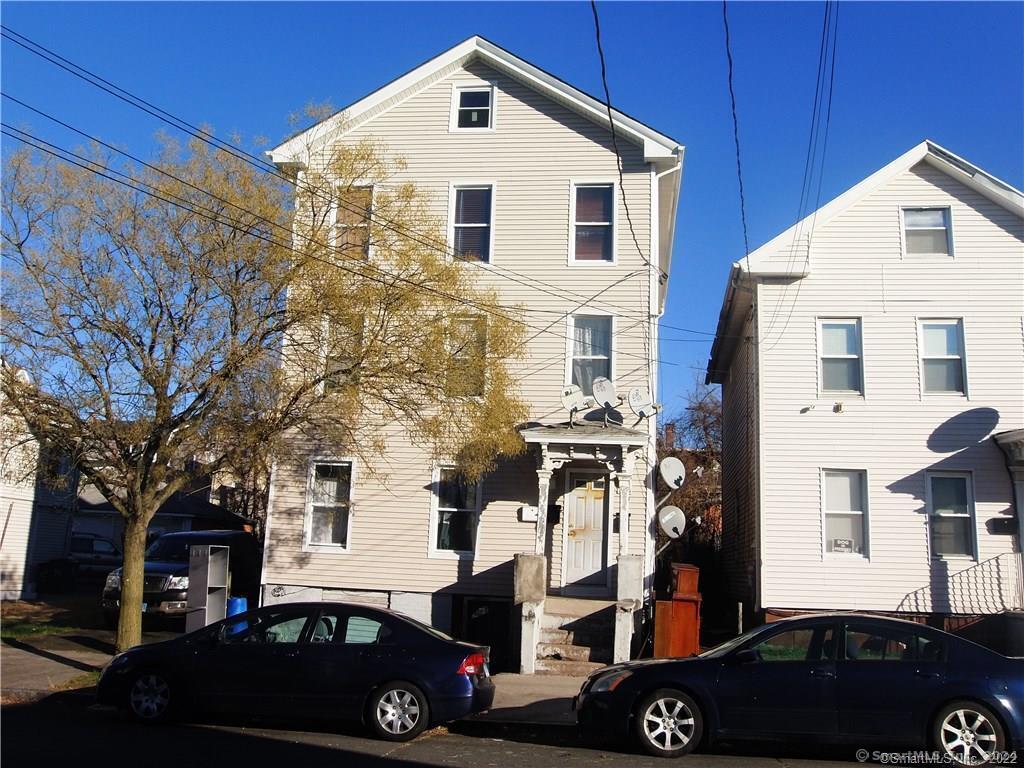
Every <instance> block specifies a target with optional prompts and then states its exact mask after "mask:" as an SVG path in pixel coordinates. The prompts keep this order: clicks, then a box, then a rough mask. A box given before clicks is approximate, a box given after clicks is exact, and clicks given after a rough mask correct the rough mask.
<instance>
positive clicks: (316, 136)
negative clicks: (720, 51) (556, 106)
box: [266, 36, 681, 163]
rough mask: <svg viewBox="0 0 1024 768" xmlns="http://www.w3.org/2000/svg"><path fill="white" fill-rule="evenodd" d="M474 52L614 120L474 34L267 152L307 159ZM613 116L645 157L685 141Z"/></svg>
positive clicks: (283, 159) (662, 154) (277, 158)
mask: <svg viewBox="0 0 1024 768" xmlns="http://www.w3.org/2000/svg"><path fill="white" fill-rule="evenodd" d="M474 56H477V57H479V58H480V59H481V60H482V61H484V62H485V63H487V64H489V65H491V66H494V67H497V68H500V69H502V70H504V71H506V72H508V73H509V74H510V75H512V76H513V77H515V78H516V79H518V80H520V81H522V82H524V83H526V84H527V85H530V86H532V87H533V88H534V89H535V90H537V91H539V92H540V93H542V94H544V95H547V96H548V97H552V96H554V97H557V98H559V100H561V101H564V102H566V103H567V104H568V105H569V106H571V107H572V108H574V109H576V110H577V111H578V112H580V113H581V114H583V115H584V116H586V117H588V118H589V119H591V120H593V121H594V122H596V123H597V124H599V125H602V126H605V127H607V126H608V113H607V107H606V106H605V105H604V103H603V102H601V101H598V100H597V99H595V98H593V97H592V96H588V95H587V94H585V93H583V92H582V91H580V90H578V89H576V88H574V87H573V86H571V85H569V84H568V83H566V82H564V81H562V80H559V79H558V78H557V77H555V76H554V75H551V74H549V73H547V72H545V71H544V70H542V69H540V68H539V67H535V66H534V65H533V64H530V63H528V62H526V61H524V60H522V59H520V58H519V57H518V56H515V55H513V54H511V53H509V52H508V51H506V50H505V49H504V48H501V47H500V46H497V45H495V44H494V43H492V42H490V41H489V40H485V39H483V38H482V37H478V36H474V37H471V38H469V39H468V40H464V41H463V42H461V43H459V44H458V45H456V46H454V47H453V48H449V49H448V50H447V51H445V52H444V53H441V54H439V55H438V56H435V57H434V58H433V59H431V60H430V61H428V62H426V63H425V64H421V65H420V66H418V67H416V68H415V69H413V70H411V71H409V72H407V73H405V74H404V75H402V76H400V77H398V78H396V79H395V80H392V81H391V82H390V83H388V84H387V85H385V86H384V87H383V88H380V89H378V90H376V91H374V92H373V93H371V94H370V95H368V96H366V97H364V98H362V99H360V100H359V101H357V102H355V103H354V104H351V105H350V106H348V107H346V108H345V109H343V110H342V111H341V112H338V113H337V114H335V115H333V116H331V117H329V118H327V119H326V120H324V121H322V122H320V123H318V124H317V125H315V126H313V127H312V128H310V129H308V130H306V131H303V132H302V133H300V134H298V135H296V136H293V137H292V138H290V139H288V140H287V141H285V142H284V143H282V144H280V145H278V146H277V147H275V148H274V149H271V150H270V151H268V152H267V153H266V154H267V156H268V157H269V158H270V159H271V160H272V161H273V162H274V163H289V162H297V161H301V159H302V157H303V155H304V154H305V151H306V149H308V148H309V147H312V146H315V145H316V144H317V142H319V141H323V140H324V139H325V138H326V137H327V136H331V135H334V134H335V133H336V132H337V131H338V129H339V128H340V127H341V124H343V123H344V121H346V120H355V119H357V118H358V117H359V115H360V114H362V113H363V112H366V111H367V110H369V109H372V108H373V107H375V106H377V105H378V104H380V103H381V102H383V101H386V100H387V99H390V98H392V97H394V96H395V95H397V94H399V93H401V92H402V91H404V90H406V89H409V88H412V87H413V86H415V85H416V84H417V83H418V82H421V81H423V80H424V79H426V78H427V77H429V76H430V75H431V74H432V73H434V72H436V71H438V70H440V69H443V68H445V67H447V66H450V65H453V64H461V63H463V62H465V61H468V60H469V59H470V58H472V57H474ZM612 117H613V120H614V123H615V128H616V130H617V131H619V132H621V133H622V134H623V136H624V137H626V138H628V139H630V140H632V141H634V142H636V143H637V144H639V145H641V146H642V147H643V150H644V157H645V160H646V161H647V162H656V161H659V160H666V159H670V158H672V157H674V156H676V155H678V154H680V151H681V145H680V144H679V143H678V142H676V141H674V140H673V139H671V138H669V137H668V136H665V135H663V134H661V133H658V132H657V131H655V130H653V129H652V128H649V127H647V126H646V125H644V124H643V123H641V122H639V121H638V120H634V119H633V118H631V117H629V116H628V115H624V114H623V113H621V112H619V111H618V110H615V109H613V110H612Z"/></svg>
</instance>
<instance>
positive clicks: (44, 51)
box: [0, 24, 685, 331]
mask: <svg viewBox="0 0 1024 768" xmlns="http://www.w3.org/2000/svg"><path fill="white" fill-rule="evenodd" d="M0 30H2V33H0V36H2V37H3V38H5V39H7V40H9V41H10V42H13V43H15V44H16V45H18V46H20V47H21V48H23V49H25V50H27V51H29V52H30V53H32V54H34V55H36V56H38V57H40V58H43V59H45V60H46V61H48V62H50V63H51V64H54V65H55V66H57V67H59V68H60V69H63V70H64V71H66V72H68V73H69V74H71V75H74V76H75V77H77V78H79V79H81V80H84V81H85V82H87V83H89V84H90V85H93V86H94V87H96V88H99V89H100V90H102V91H105V92H106V93H108V94H110V95H111V96H114V97H115V98H117V99H119V100H121V101H123V102H125V103H127V104H129V105H130V106H133V107H135V108H137V109H140V110H142V111H143V112H146V113H147V114H149V115H151V116H153V117H155V118H157V119H158V120H161V121H162V122H165V123H167V124H168V125H171V126H172V127H174V128H176V129H178V130H180V131H182V132H184V133H188V134H190V135H192V136H194V137H196V138H198V139H199V140H200V141H203V142H204V143H207V144H209V145H210V146H212V147H214V148H215V149H218V150H220V151H223V152H226V153H228V154H230V155H232V156H234V157H235V158H237V159H239V160H241V161H242V162H245V163H248V164H249V165H252V166H254V167H256V168H258V169H259V170H261V171H263V172H265V173H268V174H270V175H272V176H275V177H277V178H278V179H280V180H282V181H284V182H286V183H288V184H290V185H293V186H295V187H296V189H300V187H301V185H300V183H299V182H298V181H297V180H296V179H293V178H292V177H290V176H288V175H287V174H284V173H281V172H280V171H279V169H278V168H277V167H276V166H274V165H273V164H272V163H268V162H267V161H265V160H263V159H262V158H260V157H258V156H256V155H253V154H252V153H250V152H247V151H245V150H244V149H241V148H239V147H237V146H235V145H233V144H231V143H229V142H226V141H224V140H222V139H218V138H217V137H215V136H214V135H213V134H211V133H209V132H208V131H206V130H204V129H202V128H199V127H198V126H195V125H193V124H192V123H189V122H188V121H186V120H183V119H181V118H179V117H177V116H176V115H174V114H172V113H170V112H168V111H167V110H164V109H162V108H160V107H158V106H156V105H155V104H153V103H152V102H149V101H147V100H146V99H144V98H142V97H140V96H137V95H136V94H134V93H132V92H130V91H128V90H126V89H124V88H121V87H120V86H118V85H116V84H114V83H113V82H111V81H110V80H107V79H105V78H103V77H101V76H100V75H97V74H95V73H94V72H92V71H90V70H88V69H86V68H85V67H82V66H81V65H79V64H75V63H74V62H72V61H70V60H69V59H67V58H65V57H63V56H61V55H60V54H58V53H56V52H55V51H52V50H51V49H49V48H47V47H46V46H44V45H42V44H40V43H37V42H35V41H34V40H31V39H30V38H28V37H26V36H25V35H22V34H20V33H18V32H16V31H14V30H13V29H11V28H10V27H8V26H6V25H3V24H0ZM613 130H614V129H613ZM305 191H307V192H309V193H310V194H314V195H317V193H316V191H315V190H305ZM317 196H320V197H321V198H322V199H324V200H326V201H328V202H332V203H334V204H337V205H340V206H342V207H344V208H345V209H346V210H348V211H350V212H353V213H359V214H361V215H363V216H366V217H367V218H368V219H370V220H371V221H376V222H377V223H378V224H379V225H381V226H384V227H385V228H391V229H392V230H393V231H396V232H397V233H398V234H401V235H402V236H404V237H406V238H408V239H410V240H412V241H414V242H418V243H419V244H421V245H423V246H425V247H428V248H432V249H434V250H437V251H438V252H440V253H444V254H445V256H446V257H448V258H453V257H454V258H456V259H459V260H460V261H462V262H463V263H467V264H471V265H473V266H475V267H477V268H479V269H482V270H484V271H486V272H489V273H491V274H494V275H496V276H498V277H505V278H506V279H509V280H511V281H513V282H516V283H519V284H520V285H523V286H525V287H528V288H531V289H533V290H537V291H540V292H542V293H545V294H548V295H550V296H553V297H555V298H558V299H560V300H563V301H564V300H565V299H566V298H567V297H574V298H580V299H587V301H588V303H589V301H590V298H589V297H587V296H586V295H584V294H580V293H577V292H575V291H571V290H569V289H567V288H563V287H561V286H554V285H550V284H548V283H545V282H543V281H538V280H536V279H534V278H532V277H529V276H526V275H521V274H520V273H517V272H514V271H513V270H509V269H507V268H505V269H502V268H499V267H496V266H495V265H492V264H489V263H486V262H479V261H471V260H465V259H461V258H460V257H459V254H457V253H455V252H454V251H451V250H449V249H448V248H446V247H441V246H440V245H439V244H438V243H437V242H435V241H433V240H432V239H427V240H420V239H418V238H417V233H415V232H412V231H408V228H407V227H406V228H404V229H405V230H407V231H399V230H398V229H397V228H396V226H395V222H391V221H388V220H383V221H382V220H381V218H380V217H379V216H378V217H377V218H376V219H374V218H373V216H374V213H373V211H372V210H370V209H368V208H365V207H362V206H359V205H357V204H355V203H352V202H351V201H337V200H330V199H329V198H327V197H326V196H323V195H322V194H319V195H317ZM631 226H632V225H631ZM641 258H643V255H642V253H641ZM517 277H521V278H523V279H521V280H520V279H517ZM540 286H547V288H550V289H554V290H547V289H545V288H542V287H540ZM555 291H558V293H556V292H555ZM605 306H606V307H607V308H611V309H617V310H620V311H621V313H622V314H632V313H634V312H635V310H630V309H626V308H625V307H621V306H617V305H612V304H607V305H605ZM563 316H564V315H563ZM678 330H684V331H685V329H678Z"/></svg>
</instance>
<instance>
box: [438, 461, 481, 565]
mask: <svg viewBox="0 0 1024 768" xmlns="http://www.w3.org/2000/svg"><path fill="white" fill-rule="evenodd" d="M454 468H455V465H454V464H444V463H440V464H434V465H433V467H432V468H431V470H430V528H429V529H428V531H427V557H428V558H430V559H432V560H475V559H476V554H477V552H478V551H479V550H480V531H481V530H482V528H483V514H482V513H483V500H484V482H483V480H482V479H481V480H478V481H477V483H476V510H475V514H476V536H474V537H473V551H472V552H471V551H469V550H457V549H438V548H437V526H438V522H439V521H440V514H439V512H440V504H439V502H440V498H441V496H440V493H439V490H440V484H441V470H442V469H454Z"/></svg>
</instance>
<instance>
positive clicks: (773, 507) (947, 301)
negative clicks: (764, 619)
mask: <svg viewBox="0 0 1024 768" xmlns="http://www.w3.org/2000/svg"><path fill="white" fill-rule="evenodd" d="M900 206H949V207H950V209H951V211H952V222H953V225H952V226H953V240H954V254H955V255H954V257H952V258H948V257H945V258H944V257H910V256H908V257H903V256H902V250H901V232H900V227H901V223H900V215H899V211H900ZM1022 242H1024V224H1022V221H1021V219H1020V218H1019V217H1017V216H1015V215H1013V214H1011V213H1010V212H1008V211H1006V210H1005V209H1003V208H1001V207H999V206H997V205H995V204H993V203H991V202H990V201H988V200H987V199H985V198H983V197H981V196H980V195H978V194H976V193H975V192H973V191H972V190H970V189H969V188H967V187H965V186H963V185H961V184H960V183H959V182H957V181H955V180H953V179H951V178H950V177H949V176H947V175H945V174H943V173H941V172H940V171H938V170H936V169H934V168H933V167H932V166H930V165H927V164H924V163H921V164H919V165H917V166H915V167H914V168H912V169H910V170H909V171H907V172H904V173H902V174H900V175H899V176H897V177H896V178H894V179H893V180H891V181H890V182H888V183H887V184H886V185H884V186H883V187H881V188H879V189H877V190H875V191H874V192H872V193H870V194H869V195H867V196H865V197H864V198H862V199H861V200H860V201H859V202H857V203H855V204H854V205H852V206H851V207H850V208H848V209H847V210H845V211H844V212H842V213H840V214H838V215H837V216H836V217H835V218H833V219H832V220H830V221H828V222H827V223H825V224H823V225H820V226H819V227H818V228H817V229H816V231H815V232H814V233H813V238H812V245H811V251H810V263H811V274H810V276H809V277H807V278H804V279H803V280H800V281H797V282H793V283H790V284H788V285H786V284H783V283H779V282H765V283H763V284H762V285H761V286H760V287H759V301H758V304H757V312H758V323H759V325H760V327H761V328H762V329H765V330H763V331H762V333H761V340H760V358H761V365H762V369H761V380H762V382H763V390H762V392H761V408H762V424H763V434H762V436H761V444H760V455H761V461H762V462H763V465H764V471H763V479H764V487H763V494H762V512H763V527H764V532H763V543H764V551H763V554H762V556H763V571H762V580H763V584H762V590H763V592H762V600H761V602H762V605H763V607H776V608H795V609H814V608H834V609H869V610H886V611H893V610H910V611H935V612H963V613H972V612H988V611H990V610H993V609H994V608H993V607H994V606H1000V605H1001V606H1003V607H1006V605H1008V604H1009V602H1012V601H1013V599H1014V598H1013V595H1012V594H1011V593H1012V591H1013V589H1014V585H1015V583H1016V569H1017V560H1018V558H1017V557H1015V556H1013V555H1011V554H1010V553H1012V552H1014V551H1015V549H1016V546H1017V542H1016V536H1014V535H1012V533H1011V532H1014V531H1016V522H1015V521H1014V520H1013V519H1011V517H1010V516H1011V515H1012V514H1013V508H1012V489H1011V484H1010V479H1009V475H1008V473H1007V470H1006V468H1005V464H1004V458H1003V455H1002V453H1001V452H1000V450H999V448H998V447H997V446H996V445H995V444H994V442H993V441H992V440H991V439H989V437H990V435H991V434H992V433H994V432H999V431H1003V430H1008V429H1014V428H1020V427H1021V426H1022V425H1024V338H1022V327H1024V248H1022ZM776 310H777V311H776ZM818 317H859V318H861V325H862V339H863V360H864V395H863V396H859V395H846V394H836V393H819V391H818V388H819V382H818V377H819V374H818V351H817V350H818V340H817V318H818ZM939 317H941V318H961V317H962V318H963V326H964V335H965V339H966V355H967V372H968V373H967V385H968V396H967V397H964V396H958V395H937V394H923V393H922V391H921V380H920V366H919V355H920V350H919V348H918V333H917V327H918V320H919V319H920V318H939ZM769 328H771V330H767V329H769ZM836 403H841V412H834V411H835V410H837V406H836V405H835V404H836ZM726 408H729V401H728V399H727V400H726ZM806 409H810V410H806ZM823 468H839V469H862V470H865V471H866V472H867V478H868V507H869V508H868V529H869V548H870V552H869V557H868V558H860V557H855V556H849V555H829V554H825V553H824V552H823V533H822V525H823V517H822V498H821V487H820V486H821V480H820V477H821V470H822V469H823ZM929 471H963V472H969V473H971V477H972V480H973V488H974V496H975V512H976V518H975V522H976V525H975V526H974V532H975V536H976V539H977V549H978V561H977V562H975V561H974V560H973V559H967V560H964V559H947V560H933V559H932V558H931V557H930V555H929V528H928V519H927V515H926V510H925V479H926V473H927V472H929ZM998 530H1002V531H1005V532H1003V533H999V532H997V531H998Z"/></svg>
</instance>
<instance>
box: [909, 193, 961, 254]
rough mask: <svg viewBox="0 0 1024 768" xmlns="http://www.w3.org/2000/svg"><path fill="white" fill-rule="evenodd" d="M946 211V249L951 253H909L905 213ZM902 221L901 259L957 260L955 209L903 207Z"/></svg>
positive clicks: (944, 207) (945, 206)
mask: <svg viewBox="0 0 1024 768" xmlns="http://www.w3.org/2000/svg"><path fill="white" fill-rule="evenodd" d="M920 210H932V211H940V210H941V211H945V212H946V248H947V249H949V253H907V222H906V217H905V216H904V213H905V212H906V211H920ZM899 214H900V215H899V220H900V259H901V260H904V261H905V260H907V259H952V258H955V257H956V255H955V252H954V250H953V208H952V207H951V206H948V205H928V204H926V203H923V204H921V205H901V206H900V209H899Z"/></svg>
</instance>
